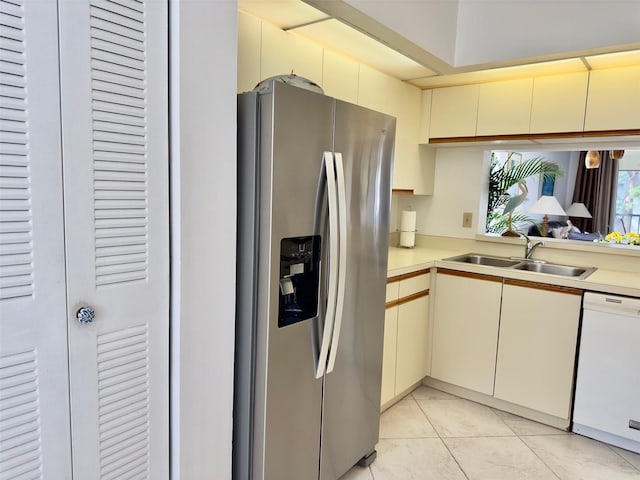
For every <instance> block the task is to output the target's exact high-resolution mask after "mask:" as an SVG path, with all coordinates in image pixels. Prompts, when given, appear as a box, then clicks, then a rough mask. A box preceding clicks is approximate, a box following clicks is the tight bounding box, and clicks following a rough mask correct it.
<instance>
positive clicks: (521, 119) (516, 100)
mask: <svg viewBox="0 0 640 480" xmlns="http://www.w3.org/2000/svg"><path fill="white" fill-rule="evenodd" d="M532 94H533V79H532V78H524V79H519V80H509V81H505V82H490V83H483V84H482V85H480V96H479V100H478V128H477V130H476V134H477V135H504V134H517V133H529V120H530V117H531V97H532Z"/></svg>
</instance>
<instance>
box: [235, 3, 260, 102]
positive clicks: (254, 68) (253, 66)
mask: <svg viewBox="0 0 640 480" xmlns="http://www.w3.org/2000/svg"><path fill="white" fill-rule="evenodd" d="M261 43H262V22H261V21H260V19H258V18H256V17H253V16H251V15H247V14H246V13H242V12H238V78H237V85H238V93H242V92H249V91H251V90H253V87H255V86H256V85H257V84H258V83H259V82H260V80H262V79H261V78H260V46H261Z"/></svg>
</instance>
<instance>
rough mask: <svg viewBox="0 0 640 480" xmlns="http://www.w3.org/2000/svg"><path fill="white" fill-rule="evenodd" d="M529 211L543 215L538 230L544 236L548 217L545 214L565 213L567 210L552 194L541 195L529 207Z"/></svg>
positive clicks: (547, 227)
mask: <svg viewBox="0 0 640 480" xmlns="http://www.w3.org/2000/svg"><path fill="white" fill-rule="evenodd" d="M529 213H538V214H542V215H544V217H542V231H541V232H540V233H541V234H542V236H543V237H546V236H547V232H548V231H549V217H548V216H547V215H563V216H566V215H567V212H565V211H564V209H563V208H562V206H561V205H560V203H558V200H557V199H556V197H554V196H553V195H543V196H541V197H540V198H539V199H538V201H537V202H536V203H534V204H533V206H532V207H531V208H530V209H529Z"/></svg>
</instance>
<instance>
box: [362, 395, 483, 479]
mask: <svg viewBox="0 0 640 480" xmlns="http://www.w3.org/2000/svg"><path fill="white" fill-rule="evenodd" d="M411 398H413V401H414V402H415V403H416V406H417V407H418V409H419V410H420V411H421V412H422V415H424V418H426V419H427V422H429V425H431V428H433V431H434V432H436V435H438V436H437V437H433V438H437V439H438V440H440V443H441V444H442V445H443V446H444V448H445V449H446V450H447V452H449V455H451V458H453V461H454V462H456V465H457V466H458V468H459V469H460V472H462V475H464V478H466V479H467V480H471V479H470V478H469V475H467V472H465V470H464V468H462V465H460V462H458V459H457V458H456V456H455V455H454V454H453V452H452V451H451V450H450V449H449V446H448V445H447V444H446V442H445V441H444V440H443V439H442V437H441V436H440V432H438V430H437V429H436V427H435V426H434V425H433V423H432V422H431V419H430V418H429V415H427V413H426V412H425V411H424V410H422V408H421V407H420V404H419V403H418V400H417V399H416V397H414V396H413V393H412V394H411ZM374 480H375V479H374Z"/></svg>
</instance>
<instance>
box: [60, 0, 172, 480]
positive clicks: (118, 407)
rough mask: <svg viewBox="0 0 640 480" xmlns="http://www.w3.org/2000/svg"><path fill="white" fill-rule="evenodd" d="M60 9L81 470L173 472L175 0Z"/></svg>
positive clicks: (77, 474) (154, 479) (75, 424)
mask: <svg viewBox="0 0 640 480" xmlns="http://www.w3.org/2000/svg"><path fill="white" fill-rule="evenodd" d="M59 8H60V35H61V36H60V45H61V60H60V78H61V91H62V96H61V98H62V132H63V159H64V201H65V232H66V249H67V250H66V251H67V285H68V290H67V296H68V297H67V298H68V305H69V311H70V313H71V315H73V312H75V311H76V310H77V309H78V308H79V307H81V306H85V305H89V306H91V307H93V309H94V310H95V320H94V321H93V322H92V323H90V324H85V325H80V324H79V323H78V322H77V321H75V320H73V319H70V321H69V376H70V395H71V426H72V429H71V430H72V446H73V476H74V479H77V480H94V479H96V480H97V479H101V480H115V479H117V480H130V479H136V480H137V479H148V480H165V479H167V478H168V470H169V457H168V454H169V440H168V439H169V434H168V420H169V408H168V399H169V383H168V380H169V375H168V373H169V363H168V360H169V355H168V344H169V341H168V338H169V248H168V247H169V243H168V242H169V230H168V222H169V214H168V211H169V210H168V141H167V139H168V120H167V119H168V66H167V62H168V55H167V49H168V19H167V2H166V1H154V0H148V1H139V0H85V1H78V0H59Z"/></svg>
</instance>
